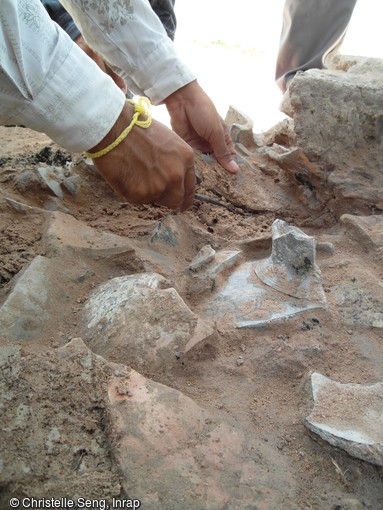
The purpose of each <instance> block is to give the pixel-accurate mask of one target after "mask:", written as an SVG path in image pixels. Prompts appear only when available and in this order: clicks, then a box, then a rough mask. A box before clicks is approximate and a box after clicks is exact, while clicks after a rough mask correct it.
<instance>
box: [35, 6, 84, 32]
mask: <svg viewBox="0 0 383 510" xmlns="http://www.w3.org/2000/svg"><path fill="white" fill-rule="evenodd" d="M41 3H42V4H43V6H44V7H45V9H46V10H47V12H48V14H49V16H50V18H51V19H52V20H53V21H55V22H56V23H57V24H58V25H59V26H60V27H61V28H62V29H63V30H65V32H66V33H67V34H68V35H69V36H70V37H71V39H72V40H73V41H74V40H75V39H77V38H78V37H79V36H80V35H81V34H80V31H79V29H78V28H77V27H76V25H75V24H74V21H73V19H72V18H71V17H70V16H69V14H68V13H67V11H66V10H65V9H64V7H63V6H62V5H61V4H60V2H59V1H58V0H41Z"/></svg>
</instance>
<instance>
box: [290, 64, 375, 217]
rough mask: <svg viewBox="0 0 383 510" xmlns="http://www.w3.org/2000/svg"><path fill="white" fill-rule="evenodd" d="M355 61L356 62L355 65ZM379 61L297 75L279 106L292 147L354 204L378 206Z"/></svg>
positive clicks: (315, 70) (336, 190)
mask: <svg viewBox="0 0 383 510" xmlns="http://www.w3.org/2000/svg"><path fill="white" fill-rule="evenodd" d="M358 62H359V63H358ZM382 67H383V66H382V62H381V61H380V60H377V59H376V60H375V59H368V60H364V61H363V62H361V61H360V60H358V58H355V59H354V61H353V63H349V64H348V65H347V66H344V68H343V70H340V69H342V67H341V66H339V67H338V69H336V70H318V69H313V70H310V71H306V72H304V73H298V74H297V75H296V76H295V78H294V79H293V81H292V82H291V84H290V87H289V89H288V92H287V93H286V95H285V98H284V103H283V104H282V108H283V109H284V111H285V112H286V113H287V114H289V115H292V116H293V118H294V131H295V133H296V136H297V140H298V146H299V147H300V148H301V149H302V151H303V152H304V154H305V155H306V156H307V157H308V159H309V160H310V161H311V162H313V163H318V165H319V166H320V167H321V168H322V169H323V170H325V171H328V172H331V173H330V176H329V183H330V185H331V186H332V187H333V188H334V189H335V192H336V193H337V194H338V195H339V196H340V197H342V198H344V199H347V200H349V201H351V202H352V203H355V204H357V205H360V206H363V207H368V206H374V207H377V208H380V209H381V208H383V197H382V194H381V192H380V190H381V189H382V188H383V165H382V163H383V158H382V154H383V89H382V85H381V84H382V79H383V73H382Z"/></svg>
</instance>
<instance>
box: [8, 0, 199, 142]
mask: <svg viewBox="0 0 383 510" xmlns="http://www.w3.org/2000/svg"><path fill="white" fill-rule="evenodd" d="M62 4H63V5H64V7H65V8H66V9H67V10H68V12H70V14H71V15H72V17H73V18H74V20H75V22H76V24H77V26H78V27H79V28H80V31H81V32H82V33H83V35H84V37H85V39H86V41H87V43H88V44H89V46H90V47H91V48H92V49H94V50H95V51H96V52H97V53H99V54H100V55H101V56H102V57H103V58H104V59H105V60H106V61H107V62H108V63H109V64H110V65H111V67H112V68H113V69H114V70H116V71H117V72H118V73H119V74H120V75H121V76H123V77H124V78H125V79H126V81H127V83H128V86H129V87H131V88H132V89H133V90H134V91H135V92H137V93H140V92H141V93H144V94H146V95H147V96H148V97H149V98H150V99H151V100H152V102H153V103H154V104H158V103H160V102H161V101H162V100H163V99H165V98H166V97H168V96H169V95H170V94H171V93H172V92H174V91H175V90H178V89H179V88H181V87H183V86H184V85H186V84H188V83H190V82H191V81H193V80H194V79H195V77H194V75H193V74H192V72H191V71H190V70H189V69H188V68H187V67H186V66H185V65H184V64H183V62H182V61H181V60H180V58H179V57H178V55H177V53H176V51H175V48H174V45H173V43H172V42H171V41H170V40H169V38H168V37H167V35H166V32H165V30H164V28H163V27H162V24H161V22H160V21H159V19H158V18H157V16H156V15H155V14H154V12H153V11H152V9H151V7H150V4H149V2H148V1H147V0H99V1H98V2H97V3H96V2H91V1H89V0H74V1H71V0H65V1H64V0H63V1H62ZM90 5H92V6H93V7H90ZM124 102H125V97H124V94H123V93H122V92H121V90H120V89H119V88H118V87H117V86H116V85H115V83H114V82H113V80H112V79H111V78H110V77H109V76H107V75H106V74H105V73H103V72H102V71H101V70H100V69H99V68H98V66H97V65H96V64H95V63H94V62H93V61H92V60H91V59H90V58H89V57H87V56H86V55H85V54H84V53H83V51H82V50H81V49H80V48H79V47H78V46H77V45H76V44H75V43H73V42H72V40H71V39H70V37H69V36H67V34H65V32H64V31H63V30H61V29H60V27H58V26H57V25H56V24H55V23H53V22H52V21H51V20H50V18H49V16H48V14H47V13H46V11H45V9H44V7H43V6H42V5H41V3H40V0H1V9H0V124H2V125H4V124H23V125H25V126H27V127H29V128H31V129H34V130H36V131H41V132H44V133H46V134H47V135H48V136H49V137H50V138H52V140H54V141H56V142H57V143H59V144H60V145H61V146H63V147H65V148H67V149H68V150H72V151H82V150H87V149H90V148H91V147H93V146H95V145H96V144H97V143H98V142H99V141H100V140H102V138H104V136H105V135H106V134H107V133H108V132H109V130H110V129H111V127H112V126H113V124H114V123H115V121H116V120H117V118H118V116H119V114H120V113H121V110H122V108H123V105H124Z"/></svg>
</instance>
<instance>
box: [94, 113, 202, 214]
mask: <svg viewBox="0 0 383 510" xmlns="http://www.w3.org/2000/svg"><path fill="white" fill-rule="evenodd" d="M132 116H133V106H132V105H131V104H129V103H126V104H125V106H124V109H123V110H122V112H121V114H120V116H119V118H118V119H117V121H116V123H115V124H114V126H113V127H112V129H111V130H110V131H109V133H108V134H107V135H106V137H105V138H104V139H103V140H101V142H100V143H99V144H97V145H96V146H95V147H93V148H92V149H90V152H97V151H99V150H101V149H103V148H104V147H107V146H108V145H109V144H110V143H111V142H113V141H114V140H115V139H116V138H117V137H118V136H119V135H120V134H121V133H122V131H123V130H124V129H125V128H126V127H127V126H128V125H129V124H130V121H131V119H132ZM94 164H95V166H96V168H97V170H98V171H99V172H100V174H101V175H102V176H103V177H104V179H105V180H106V181H107V182H108V183H109V184H110V186H111V187H112V188H113V189H114V190H115V191H116V193H118V194H119V195H121V196H122V197H124V198H125V199H126V200H127V201H128V202H130V203H133V204H147V203H153V202H155V203H157V204H160V205H164V206H166V207H169V208H171V209H179V210H181V211H184V210H186V209H188V208H189V207H190V206H191V205H192V203H193V199H194V189H195V184H196V182H195V173H194V154H193V150H192V149H191V147H190V146H189V145H188V144H187V143H185V142H184V141H183V140H182V139H181V138H180V137H179V136H178V135H177V134H176V133H174V132H173V131H171V130H170V129H168V128H167V127H166V126H164V125H163V124H161V123H159V122H157V121H156V120H152V124H151V125H150V127H149V128H147V129H143V128H141V127H139V126H134V127H133V129H132V130H131V131H130V133H129V134H128V136H127V137H126V138H125V139H124V140H123V141H122V142H121V143H120V144H119V145H117V147H115V148H114V149H113V150H111V151H110V152H108V153H107V154H105V155H104V156H101V157H99V158H96V159H94Z"/></svg>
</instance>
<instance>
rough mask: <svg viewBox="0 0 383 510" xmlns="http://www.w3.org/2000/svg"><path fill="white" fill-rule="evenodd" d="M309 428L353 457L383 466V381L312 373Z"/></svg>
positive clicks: (307, 423) (307, 425) (307, 424)
mask: <svg viewBox="0 0 383 510" xmlns="http://www.w3.org/2000/svg"><path fill="white" fill-rule="evenodd" d="M311 386H312V392H313V398H314V409H313V411H312V413H311V414H310V416H308V417H307V418H306V420H305V425H306V427H307V428H309V429H310V430H312V431H313V432H315V433H316V434H318V435H319V436H320V437H321V438H322V439H324V440H325V441H327V442H329V443H330V444H331V445H333V446H336V447H338V448H342V449H343V450H346V452H348V453H349V454H350V455H352V456H353V457H357V458H359V459H362V460H365V461H367V462H371V463H372V464H377V465H379V466H383V426H382V424H383V383H382V382H379V383H376V384H371V385H362V384H341V383H339V382H335V381H332V380H331V379H329V378H327V377H325V376H323V375H321V374H318V373H315V372H314V373H313V374H312V375H311Z"/></svg>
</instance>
